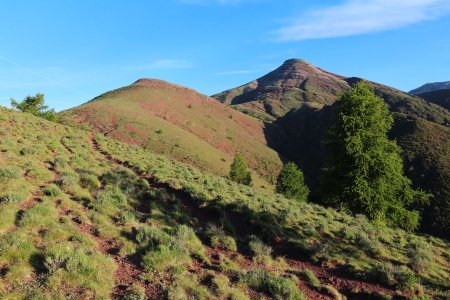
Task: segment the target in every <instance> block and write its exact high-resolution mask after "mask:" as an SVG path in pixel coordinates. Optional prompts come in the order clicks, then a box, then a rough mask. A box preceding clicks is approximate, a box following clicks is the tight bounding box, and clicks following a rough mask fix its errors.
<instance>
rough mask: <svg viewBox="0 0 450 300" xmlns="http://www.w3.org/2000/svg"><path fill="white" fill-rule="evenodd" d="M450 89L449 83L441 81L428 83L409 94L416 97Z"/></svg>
mask: <svg viewBox="0 0 450 300" xmlns="http://www.w3.org/2000/svg"><path fill="white" fill-rule="evenodd" d="M448 89H450V81H443V82H430V83H426V84H424V85H422V86H421V87H418V88H416V89H414V90H412V91H410V92H409V93H410V94H412V95H418V94H423V93H428V92H434V91H438V90H448Z"/></svg>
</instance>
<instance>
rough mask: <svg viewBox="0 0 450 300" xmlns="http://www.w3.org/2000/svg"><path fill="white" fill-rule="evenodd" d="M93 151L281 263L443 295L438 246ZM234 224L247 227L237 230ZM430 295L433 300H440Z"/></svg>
mask: <svg viewBox="0 0 450 300" xmlns="http://www.w3.org/2000/svg"><path fill="white" fill-rule="evenodd" d="M99 143H100V145H101V148H102V149H105V150H106V151H108V152H110V153H111V154H112V155H113V157H115V158H117V159H119V160H121V161H126V162H127V164H129V165H131V166H134V167H135V168H137V169H140V170H143V171H144V172H148V173H150V174H153V175H154V177H155V178H156V179H157V180H158V181H159V182H165V183H167V184H169V185H170V186H171V187H172V188H174V189H180V190H183V191H185V192H187V193H188V194H189V195H190V196H192V197H193V198H194V199H197V205H199V207H210V209H213V210H216V211H219V212H220V213H221V215H222V216H223V217H225V218H227V219H228V220H229V226H230V227H231V229H229V230H230V231H231V232H233V229H234V230H235V231H236V232H240V231H241V230H243V229H240V226H242V225H244V227H243V228H247V230H250V228H256V229H255V230H257V231H258V232H259V234H260V236H262V237H263V238H264V239H265V240H266V241H267V242H268V243H270V244H272V245H277V243H281V245H280V247H279V249H278V248H275V249H278V250H279V251H280V252H279V253H280V254H282V255H286V257H297V258H298V257H303V258H307V259H308V260H311V261H314V262H316V263H318V264H320V265H322V266H329V267H332V268H333V269H341V270H342V268H343V269H345V270H347V271H348V272H349V273H350V274H351V275H352V276H355V277H359V278H363V279H365V280H367V281H373V282H378V283H382V284H384V285H386V286H391V287H396V288H399V289H401V288H402V285H404V284H406V285H408V283H405V282H403V283H402V282H401V281H402V280H403V279H405V278H409V279H407V280H406V281H409V280H410V279H411V278H414V277H415V276H417V277H418V278H420V279H419V280H420V281H421V282H422V284H424V285H425V286H428V287H427V288H426V289H429V291H432V290H434V289H437V290H439V289H442V291H445V290H446V289H448V281H449V279H450V278H449V275H450V273H449V264H448V258H449V256H448V255H449V253H448V246H449V245H448V243H446V242H444V241H442V240H439V239H437V238H434V237H423V236H416V235H412V234H408V233H405V232H403V231H401V230H393V229H389V228H377V227H375V226H374V225H372V224H370V223H369V222H368V221H367V220H366V219H365V218H364V217H362V216H358V217H356V218H354V217H351V216H349V215H347V214H344V213H339V212H336V211H334V210H329V209H325V208H323V207H320V206H317V205H312V204H306V203H295V202H294V201H290V200H287V199H284V198H282V197H280V196H278V195H271V194H267V193H266V192H264V191H260V190H255V189H251V188H248V187H245V186H241V185H237V184H234V183H232V182H229V181H227V180H225V179H223V178H220V177H216V176H213V175H207V174H205V173H201V172H199V171H198V170H196V169H194V168H192V167H187V166H185V165H182V164H179V163H174V162H172V161H170V160H168V159H166V158H164V157H161V156H156V155H155V156H152V155H151V154H150V153H148V152H146V151H143V150H142V149H140V148H138V147H133V146H130V145H124V144H120V143H119V142H117V141H114V140H105V139H103V138H101V137H99ZM237 219H239V220H240V221H239V222H242V220H247V222H246V223H243V224H239V223H237ZM280 241H281V242H280ZM275 247H276V246H275ZM425 253H429V255H428V254H425ZM424 261H426V263H425V264H424V265H422V262H424ZM425 266H426V267H425ZM412 270H414V271H412ZM413 273H414V274H415V275H411V274H413ZM400 274H401V275H400ZM401 278H403V279H401ZM412 281H414V279H413V280H412ZM410 283H411V282H410ZM403 287H404V286H403ZM407 289H408V288H407ZM437 290H435V292H436V295H437V294H440V293H441V292H438V291H437ZM444 293H445V292H444ZM441 295H444V294H441Z"/></svg>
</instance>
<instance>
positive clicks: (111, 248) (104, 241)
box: [55, 137, 162, 299]
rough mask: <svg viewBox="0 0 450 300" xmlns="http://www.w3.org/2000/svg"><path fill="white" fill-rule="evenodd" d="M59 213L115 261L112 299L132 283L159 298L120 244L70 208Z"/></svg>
mask: <svg viewBox="0 0 450 300" xmlns="http://www.w3.org/2000/svg"><path fill="white" fill-rule="evenodd" d="M90 138H91V137H90ZM61 143H62V142H61ZM62 144H63V145H64V147H65V148H66V149H67V151H69V152H70V153H73V151H72V149H70V147H68V146H67V145H65V144H64V143H62ZM55 174H57V173H56V172H55ZM57 176H58V175H57ZM70 196H71V200H72V201H73V202H76V203H79V201H77V200H76V199H75V198H74V197H73V195H70ZM78 208H79V209H81V210H83V211H84V212H85V213H86V214H87V213H89V209H88V208H86V207H85V206H83V205H79V207H78ZM59 213H60V215H61V216H66V217H68V218H70V220H72V222H73V224H74V225H75V226H76V227H77V229H78V230H79V231H81V232H83V233H86V234H88V235H90V236H91V237H92V238H93V239H94V240H95V241H96V242H97V250H98V251H100V252H101V253H103V254H105V255H108V256H110V257H111V258H112V259H113V260H114V261H115V262H116V264H117V269H116V272H115V282H116V286H115V288H114V290H113V292H112V295H111V296H112V297H113V299H120V298H122V297H123V296H124V295H125V292H126V289H127V288H128V287H130V286H132V285H139V286H141V287H143V288H144V290H145V294H146V297H147V298H148V299H161V295H162V290H161V289H160V288H158V287H156V286H154V285H152V284H151V283H150V282H147V281H146V280H143V279H141V276H142V275H144V270H143V269H142V268H141V267H140V266H139V262H138V261H136V260H135V259H133V258H128V257H122V256H121V255H120V254H119V251H120V245H119V244H118V243H117V242H116V241H115V240H114V239H113V238H109V237H105V236H101V235H99V234H98V232H97V230H96V228H95V226H94V225H93V224H91V223H90V222H84V221H83V220H82V219H81V218H79V217H78V216H76V215H75V214H74V213H73V211H72V210H70V209H66V210H64V209H60V210H59Z"/></svg>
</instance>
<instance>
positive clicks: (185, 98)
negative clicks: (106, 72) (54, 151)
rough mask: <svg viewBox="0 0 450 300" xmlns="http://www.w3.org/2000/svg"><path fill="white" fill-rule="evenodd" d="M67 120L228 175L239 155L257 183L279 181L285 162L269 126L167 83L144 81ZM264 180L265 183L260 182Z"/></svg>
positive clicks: (67, 116) (70, 114) (94, 102)
mask: <svg viewBox="0 0 450 300" xmlns="http://www.w3.org/2000/svg"><path fill="white" fill-rule="evenodd" d="M62 116H63V119H64V120H65V122H67V123H70V124H86V125H88V126H89V127H91V128H92V129H94V130H95V131H97V132H101V133H104V134H106V135H108V136H111V137H114V138H117V139H119V140H122V141H124V142H127V143H131V144H139V145H141V146H144V147H145V148H148V149H151V150H153V151H155V152H157V153H161V154H166V155H170V156H171V157H173V158H175V159H177V160H179V161H182V162H187V163H190V164H192V165H194V166H196V167H199V168H201V169H202V170H208V171H211V172H213V173H216V174H221V175H225V174H227V173H228V170H229V166H230V164H231V161H232V159H233V156H234V154H235V153H236V152H241V153H242V154H243V156H244V157H245V159H246V160H247V162H248V164H249V165H250V167H251V168H252V169H253V170H255V176H256V177H257V180H256V185H258V186H259V185H261V184H263V185H267V183H264V181H269V182H273V180H274V174H277V173H278V171H279V169H280V166H281V162H280V159H279V158H278V154H277V153H276V152H275V151H274V150H272V149H270V148H269V147H268V146H267V140H266V136H265V134H264V131H265V128H264V124H263V123H262V122H261V121H259V120H257V119H254V118H251V117H249V116H247V115H244V114H242V113H239V112H237V111H235V110H233V109H230V108H229V107H227V106H225V105H222V104H220V103H218V102H217V101H214V100H213V99H212V98H209V97H207V96H204V95H201V94H199V93H197V92H195V91H194V90H191V89H188V88H184V87H181V86H177V85H173V84H169V83H167V82H164V81H159V80H150V79H142V80H139V81H137V82H135V83H134V84H132V85H130V86H127V87H124V88H121V89H118V90H114V91H112V92H108V93H105V94H103V95H101V96H99V97H97V98H95V99H94V100H92V101H90V102H88V103H86V104H84V105H81V106H79V107H77V108H74V109H71V110H69V111H65V112H63V113H62ZM258 177H259V178H264V180H262V179H261V180H258Z"/></svg>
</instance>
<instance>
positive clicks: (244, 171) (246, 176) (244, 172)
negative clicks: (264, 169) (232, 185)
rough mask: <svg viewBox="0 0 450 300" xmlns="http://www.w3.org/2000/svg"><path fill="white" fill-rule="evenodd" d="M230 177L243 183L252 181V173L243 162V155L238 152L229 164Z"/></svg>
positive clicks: (247, 183)
mask: <svg viewBox="0 0 450 300" xmlns="http://www.w3.org/2000/svg"><path fill="white" fill-rule="evenodd" d="M230 179H231V180H233V181H235V182H237V183H241V184H245V185H250V184H251V183H252V174H251V172H250V170H249V169H248V166H247V164H246V163H245V160H244V157H243V156H242V155H241V154H240V153H237V154H236V155H235V157H234V160H233V163H232V164H231V169H230Z"/></svg>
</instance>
